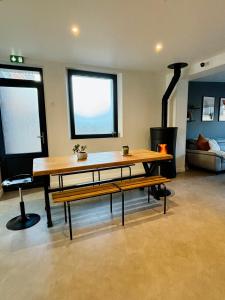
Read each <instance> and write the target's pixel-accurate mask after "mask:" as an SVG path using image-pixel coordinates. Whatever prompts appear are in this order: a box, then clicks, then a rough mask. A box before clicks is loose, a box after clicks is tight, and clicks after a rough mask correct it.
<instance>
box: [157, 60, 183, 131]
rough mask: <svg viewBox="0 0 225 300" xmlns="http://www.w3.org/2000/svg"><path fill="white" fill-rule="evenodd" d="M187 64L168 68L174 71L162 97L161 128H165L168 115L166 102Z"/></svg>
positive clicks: (173, 65)
mask: <svg viewBox="0 0 225 300" xmlns="http://www.w3.org/2000/svg"><path fill="white" fill-rule="evenodd" d="M187 65H188V64H187V63H183V62H181V63H175V64H171V65H169V66H168V68H169V69H172V70H174V75H173V78H172V79H171V81H170V84H169V86H168V88H167V89H166V91H165V94H164V95H163V97H162V127H164V128H166V127H167V114H168V100H169V98H170V95H171V94H172V91H173V89H174V88H175V86H176V84H177V82H178V80H179V79H180V75H181V69H182V68H185V67H187Z"/></svg>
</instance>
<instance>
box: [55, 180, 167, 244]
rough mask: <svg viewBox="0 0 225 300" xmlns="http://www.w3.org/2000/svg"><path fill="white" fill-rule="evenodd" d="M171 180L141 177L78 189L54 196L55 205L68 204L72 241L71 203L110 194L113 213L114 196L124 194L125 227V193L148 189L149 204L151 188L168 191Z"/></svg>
mask: <svg viewBox="0 0 225 300" xmlns="http://www.w3.org/2000/svg"><path fill="white" fill-rule="evenodd" d="M169 181H170V180H169V179H167V178H165V177H162V176H151V177H139V178H133V179H128V180H124V181H118V182H114V183H107V184H101V185H96V186H89V187H82V188H76V189H71V190H66V191H60V192H56V193H53V194H52V199H53V202H54V203H64V204H67V208H68V216H69V229H70V239H71V240H72V239H73V233H72V222H71V211H70V202H72V201H78V200H82V199H87V198H92V197H97V196H103V195H109V194H110V211H111V213H112V194H114V193H118V192H122V225H123V226H124V198H125V197H124V196H125V195H124V193H125V191H128V190H132V189H137V188H144V187H148V202H150V191H149V188H150V187H152V186H156V185H163V186H164V190H165V191H166V186H165V183H166V182H169ZM165 213H166V193H165V194H164V214H165Z"/></svg>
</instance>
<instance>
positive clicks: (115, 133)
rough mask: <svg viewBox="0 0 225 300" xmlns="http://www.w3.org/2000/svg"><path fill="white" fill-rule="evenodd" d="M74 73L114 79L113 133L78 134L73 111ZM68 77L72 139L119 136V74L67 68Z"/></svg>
mask: <svg viewBox="0 0 225 300" xmlns="http://www.w3.org/2000/svg"><path fill="white" fill-rule="evenodd" d="M73 75H79V76H84V77H94V78H106V79H112V81H113V128H114V131H113V132H112V133H107V134H76V128H75V115H74V111H73V100H75V99H73V86H72V77H73ZM67 79H68V96H69V98H68V100H69V116H70V134H71V139H89V138H90V139H92V138H115V137H118V100H117V97H118V93H117V75H116V74H109V73H101V72H92V71H85V70H77V69H67Z"/></svg>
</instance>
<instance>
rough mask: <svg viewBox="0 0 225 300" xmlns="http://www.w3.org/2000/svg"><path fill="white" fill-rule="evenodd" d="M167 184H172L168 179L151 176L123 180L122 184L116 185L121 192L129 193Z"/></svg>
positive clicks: (117, 183)
mask: <svg viewBox="0 0 225 300" xmlns="http://www.w3.org/2000/svg"><path fill="white" fill-rule="evenodd" d="M166 182H170V180H169V179H168V178H166V177H162V176H151V177H141V178H134V179H128V180H123V181H122V182H116V183H115V184H116V186H118V188H119V189H120V190H121V191H128V190H132V189H138V188H143V187H148V186H153V185H160V184H163V183H166Z"/></svg>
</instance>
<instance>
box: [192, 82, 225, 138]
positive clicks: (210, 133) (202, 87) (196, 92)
mask: <svg viewBox="0 0 225 300" xmlns="http://www.w3.org/2000/svg"><path fill="white" fill-rule="evenodd" d="M203 96H208V97H215V111H214V113H215V114H214V121H210V122H202V121H201V113H202V100H203ZM221 97H224V98H225V83H224V82H198V81H190V82H189V88H188V107H190V106H194V107H199V108H200V109H194V110H192V111H191V113H192V116H193V119H194V120H195V121H193V122H187V139H190V138H196V137H198V135H199V133H201V134H203V135H204V136H205V137H223V138H225V122H219V121H218V120H219V105H220V103H219V102H220V98H221Z"/></svg>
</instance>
